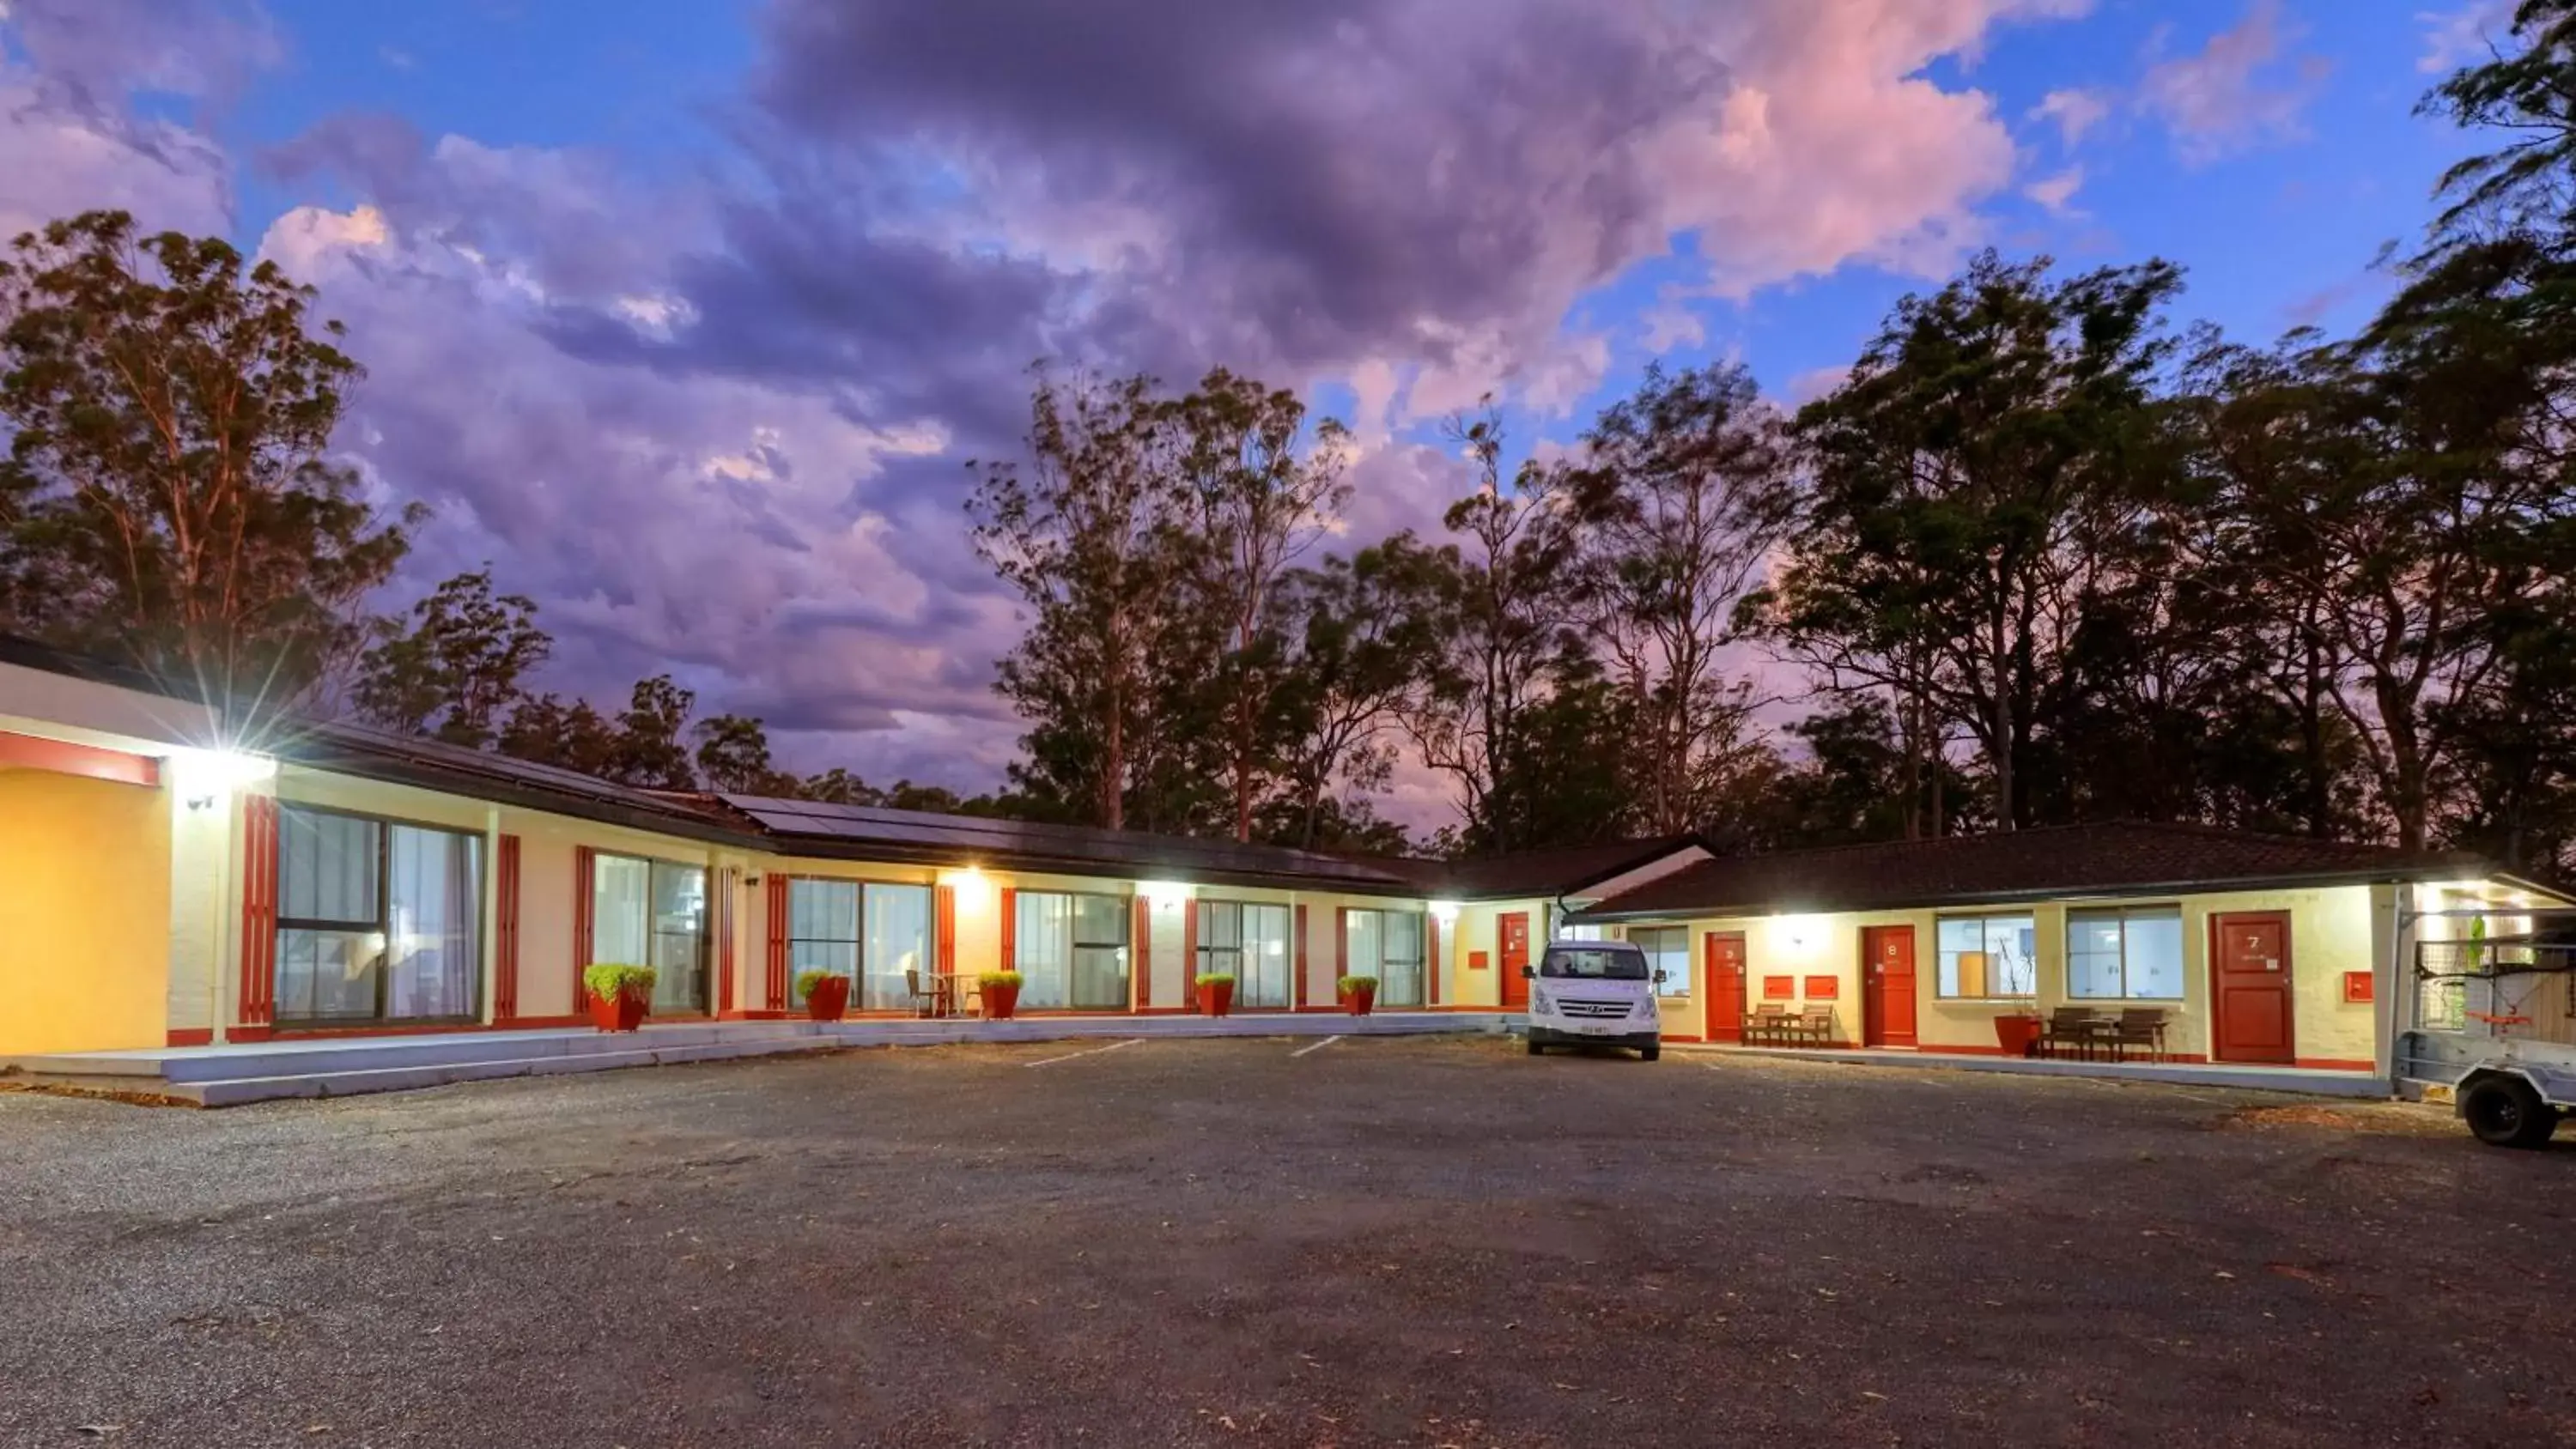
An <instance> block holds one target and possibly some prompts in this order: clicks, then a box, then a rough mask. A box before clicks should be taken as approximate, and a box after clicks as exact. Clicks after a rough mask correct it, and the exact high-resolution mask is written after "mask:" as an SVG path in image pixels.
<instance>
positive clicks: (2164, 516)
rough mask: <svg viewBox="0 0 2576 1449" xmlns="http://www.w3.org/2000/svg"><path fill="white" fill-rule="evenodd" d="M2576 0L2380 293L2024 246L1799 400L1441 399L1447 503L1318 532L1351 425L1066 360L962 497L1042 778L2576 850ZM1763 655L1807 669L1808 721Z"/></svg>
mask: <svg viewBox="0 0 2576 1449" xmlns="http://www.w3.org/2000/svg"><path fill="white" fill-rule="evenodd" d="M2571 13H2572V12H2571V7H2570V5H2569V4H2568V3H2567V0H2530V3H2526V4H2525V5H2524V6H2523V7H2522V9H2521V11H2520V12H2519V13H2518V15H2517V17H2516V20H2515V28H2514V42H2513V43H2512V44H2510V45H2508V46H2507V47H2506V48H2505V49H2503V50H2502V51H2500V52H2499V53H2498V55H2497V57H2496V58H2495V59H2494V60H2492V61H2490V62H2488V63H2486V64H2483V65H2479V66H2476V67H2472V68H2470V69H2468V70H2465V71H2462V72H2460V73H2459V74H2457V75H2455V76H2454V77H2453V78H2451V79H2450V80H2448V81H2446V82H2445V83H2444V84H2443V85H2441V86H2440V87H2439V88H2437V89H2436V90H2435V92H2434V93H2433V94H2432V95H2431V96H2430V97H2428V99H2427V101H2426V104H2425V109H2426V110H2427V111H2428V112H2431V113H2433V114H2436V115H2439V116H2441V117H2444V118H2447V119H2450V120H2453V121H2456V122H2458V123H2460V124H2462V125H2464V126H2466V127H2469V128H2472V129H2473V130H2486V131H2488V132H2490V133H2493V134H2500V135H2502V136H2504V137H2505V138H2506V142H2505V146H2504V149H2502V150H2500V151H2497V152H2495V153H2492V154H2490V155H2487V156H2483V157H2480V158H2478V159H2475V160H2472V161H2470V162H2468V163H2466V164H2464V165H2462V166H2461V167H2459V168H2457V169H2456V170H2455V171H2454V172H2453V173H2451V175H2449V176H2448V177H2446V178H2445V179H2444V181H2443V183H2442V198H2443V200H2444V201H2445V203H2446V208H2445V209H2444V210H2443V211H2442V212H2441V214H2440V215H2439V216H2438V217H2437V218H2436V220H2435V221H2434V222H2433V224H2432V225H2431V226H2430V227H2429V228H2428V232H2427V238H2426V241H2425V242H2424V244H2423V245H2422V247H2421V248H2420V249H2419V250H2418V251H2417V252H2416V253H2415V254H2414V255H2413V256H2411V257H2409V258H2407V259H2405V260H2403V261H2402V262H2398V263H2395V264H2394V265H2393V266H2392V271H2393V274H2394V280H2395V283H2396V295H2395V296H2394V297H2393V299H2392V300H2391V301H2389V302H2388V304H2387V305H2386V306H2385V308H2384V309H2383V310H2382V311H2381V313H2380V314H2379V316H2378V317H2377V318H2375V319H2374V320H2373V321H2372V323H2371V324H2370V325H2369V326H2368V327H2366V328H2365V329H2363V330H2362V331H2361V332H2360V333H2359V334H2358V335H2357V336H2354V337H2350V338H2339V339H2338V338H2327V337H2323V336H2320V335H2317V334H2314V333H2306V332H2303V333H2295V334H2293V335H2291V336H2290V337H2288V338H2285V339H2283V340H2282V341H2281V342H2280V343H2278V344H2276V345H2273V346H2269V347H2252V346H2246V345H2243V344H2239V343H2235V342H2231V341H2229V340H2228V339H2226V338H2223V337H2221V336H2219V335H2218V334H2217V333H2216V332H2215V331H2214V330H2212V329H2208V328H2184V327H2178V326H2177V325H2176V323H2175V321H2174V318H2173V309H2174V306H2175V304H2176V301H2177V299H2178V297H2179V296H2180V293H2181V275H2180V273H2179V271H2178V270H2177V269H2176V268H2174V267H2173V266H2171V265H2169V264H2167V263H2164V262H2149V263H2145V264H2142V265H2137V266H2130V267H2113V268H2105V269H2100V270H2095V271H2090V272H2086V273H2083V274H2080V275H2064V274H2061V273H2059V272H2058V271H2057V270H2056V269H2055V268H2054V267H2052V266H2051V265H2050V264H2049V263H2048V262H2047V261H2046V260H2044V259H2042V260H2036V261H2029V262H2012V261H2007V260H2005V259H2003V258H2001V257H1998V256H1996V255H1993V254H1991V253H1989V254H1987V255H1984V256H1981V257H1979V258H1977V259H1976V260H1975V261H1973V262H1972V263H1971V264H1970V265H1969V266H1968V268H1967V269H1966V270H1965V271H1963V272H1962V273H1961V274H1960V275H1959V276H1958V277H1956V278H1954V279H1953V280H1951V281H1950V282H1949V283H1948V284H1947V285H1946V286H1944V287H1942V288H1941V289H1940V290H1938V291H1937V292H1934V293H1932V294H1930V295H1928V296H1915V297H1908V298H1906V299H1905V300H1904V301H1902V302H1901V303H1899V304H1898V306H1897V307H1896V308H1895V309H1894V310H1893V311H1892V312H1891V314H1890V315H1889V316H1888V318H1887V319H1886V321H1885V323H1884V324H1883V326H1882V327H1881V329H1880V331H1879V333H1878V335H1877V336H1876V337H1875V338H1874V339H1873V340H1872V342H1871V343H1870V344H1869V346H1868V347H1867V348H1866V349H1865V351H1864V352H1863V353H1862V355H1861V357H1860V358H1859V360H1858V361H1857V363H1856V364H1855V365H1854V366H1853V368H1852V369H1851V371H1850V373H1849V375H1848V377H1847V378H1846V379H1845V380H1844V381H1843V382H1842V384H1841V385H1840V386H1838V387H1837V388H1836V389H1835V390H1834V391H1833V392H1831V393H1830V394H1829V395H1827V396H1825V397H1823V398H1820V399H1818V400H1817V401H1815V402H1813V403H1811V404H1809V405H1807V406H1805V407H1803V408H1801V409H1799V410H1797V411H1796V413H1795V414H1794V415H1792V414H1788V413H1786V412H1784V411H1782V410H1780V409H1778V408H1775V407H1773V406H1771V405H1769V404H1767V403H1765V402H1764V401H1763V400H1762V399H1761V398H1759V397H1758V396H1757V395H1756V393H1755V390H1754V388H1753V386H1752V384H1751V382H1750V380H1749V379H1748V378H1747V376H1746V375H1745V374H1744V373H1743V372H1742V370H1741V369H1739V368H1735V367H1732V366H1723V365H1721V366H1715V367H1709V368H1703V369H1697V370H1691V371H1684V372H1679V373H1673V374H1666V373H1664V372H1661V371H1650V372H1649V373H1648V375H1647V377H1646V380H1645V382H1644V383H1643V385H1642V386H1641V387H1640V389H1639V390H1638V392H1637V393H1636V394H1635V395H1634V396H1633V397H1630V398H1628V399H1626V400H1624V401H1622V402H1620V403H1618V404H1616V405H1614V406H1612V407H1610V408H1609V409H1607V410H1605V411H1604V412H1603V413H1601V415H1600V416H1599V417H1598V418H1597V419H1596V420H1595V422H1594V423H1593V425H1592V427H1591V428H1590V429H1589V430H1588V431H1587V432H1586V433H1585V435H1584V437H1583V438H1582V440H1581V445H1580V447H1579V448H1578V449H1576V450H1575V451H1574V452H1573V453H1572V454H1571V455H1570V456H1568V457H1565V458H1562V459H1558V460H1553V461H1548V462H1529V463H1525V464H1523V465H1521V466H1520V467H1518V468H1517V469H1512V470H1509V471H1508V472H1507V470H1506V469H1505V468H1504V466H1503V459H1504V448H1503V439H1502V436H1501V432H1500V423H1499V420H1498V418H1497V417H1496V416H1495V415H1494V414H1492V413H1491V412H1490V411H1488V412H1484V413H1480V414H1477V415H1473V416H1468V417H1462V418H1457V419H1453V420H1452V423H1451V427H1450V436H1451V438H1452V440H1453V441H1454V442H1456V443H1457V444H1458V445H1459V446H1460V447H1461V449H1462V451H1463V452H1464V454H1465V456H1466V457H1467V458H1468V459H1469V460H1470V461H1471V462H1472V463H1473V465H1474V466H1475V468H1476V470H1477V474H1478V476H1477V478H1476V480H1475V488H1474V491H1473V492H1472V493H1471V494H1470V496H1468V497H1466V498H1464V499H1462V500H1461V501H1459V502H1458V503H1456V504H1454V505H1453V506H1452V507H1451V508H1450V509H1449V510H1448V513H1447V515H1446V517H1445V519H1444V520H1443V522H1444V536H1443V537H1441V538H1439V539H1437V540H1431V541H1426V540H1423V539H1419V538H1416V537H1414V536H1412V535H1410V534H1403V535H1398V536H1397V537H1395V538H1392V539H1389V540H1387V541H1385V542H1383V543H1380V544H1377V545H1375V546H1372V547H1369V548H1363V549H1360V550H1357V551H1355V552H1351V553H1349V554H1347V555H1343V554H1332V553H1327V554H1325V555H1324V556H1322V557H1321V558H1320V559H1317V560H1316V561H1315V562H1314V563H1312V564H1311V565H1303V564H1299V563H1298V562H1297V560H1299V559H1300V558H1301V556H1303V555H1305V554H1306V553H1308V552H1309V551H1310V550H1311V549H1313V548H1315V547H1316V546H1318V545H1319V544H1320V543H1322V542H1323V541H1325V540H1328V539H1331V538H1333V537H1336V536H1337V535H1338V533H1339V531H1340V529H1339V527H1338V525H1339V521H1340V520H1339V516H1338V511H1337V510H1338V508H1339V506H1340V505H1341V504H1342V503H1344V502H1345V501H1346V498H1347V492H1346V490H1345V488H1344V487H1343V484H1342V481H1341V479H1342V474H1343V469H1344V463H1345V455H1346V447H1345V439H1344V436H1343V434H1342V431H1341V429H1340V428H1339V427H1338V426H1337V425H1335V424H1333V423H1331V422H1329V421H1321V422H1310V421H1309V420H1308V419H1307V417H1306V415H1305V413H1304V411H1303V409H1302V408H1301V407H1300V405H1299V404H1298V403H1297V401H1296V400H1295V399H1294V398H1293V397H1291V396H1289V395H1287V394H1284V393H1278V392H1273V391H1269V390H1266V389H1263V388H1261V387H1259V386H1257V385H1255V384H1251V383H1248V382H1246V381H1244V380H1242V379H1240V378H1237V377H1234V376H1232V375H1230V374H1227V373H1224V372H1217V373H1213V374H1211V375H1210V376H1209V377H1208V378H1207V379H1206V380H1205V381H1203V382H1202V383H1201V384H1200V385H1199V387H1198V388H1196V389H1194V390H1192V391H1190V392H1188V393H1186V394H1181V395H1177V396H1174V395H1168V394H1166V393H1164V392H1163V391H1162V390H1161V389H1160V388H1159V387H1158V386H1157V385H1156V384H1155V383H1154V382H1153V381H1152V380H1151V379H1147V378H1125V379H1115V380H1105V381H1104V380H1098V379H1074V380H1070V381H1067V380H1062V379H1057V378H1054V377H1048V376H1043V375H1042V376H1041V377H1040V379H1039V383H1038V386H1037V389H1036V392H1035V397H1034V401H1033V407H1032V414H1031V427H1030V430H1029V435H1028V440H1027V448H1026V452H1025V455H1024V456H1023V457H1022V458H1021V459H1019V460H1017V461H1016V462H1012V463H1005V464H1002V465H998V466H993V465H988V466H985V467H982V468H980V469H979V476H980V480H981V482H980V487H979V489H978V492H977V495H976V505H975V506H976V512H977V518H978V523H979V533H978V538H979V541H980V542H981V544H982V546H983V547H984V550H985V553H986V556H987V557H988V558H989V559H991V560H992V562H993V563H994V565H995V566H996V568H997V571H998V572H999V574H1000V576H1001V577H1002V578H1003V579H1005V580H1006V581H1008V582H1009V583H1011V584H1012V585H1013V586H1014V587H1016V588H1017V589H1018V591H1019V592H1020V594H1021V595H1022V597H1023V599H1024V601H1025V603H1026V605H1027V608H1028V613H1029V616H1030V619H1031V623H1032V627H1031V629H1030V632H1029V634H1028V635H1027V637H1026V639H1025V640H1024V641H1023V643H1022V644H1021V645H1020V646H1019V648H1018V649H1017V650H1015V651H1014V652H1013V653H1012V655H1011V656H1010V657H1009V658H1008V659H1007V660H1006V661H1005V662H1004V665H1003V688H1004V691H1005V693H1007V694H1008V695H1009V696H1010V697H1011V699H1012V700H1013V702H1014V703H1015V705H1016V706H1017V707H1018V708H1019V710H1020V712H1021V714H1022V715H1023V717H1024V718H1025V719H1026V720H1027V721H1028V723H1029V733H1028V735H1027V737H1026V740H1025V745H1026V749H1025V758H1024V759H1023V761H1022V763H1021V764H1020V765H1018V766H1017V767H1016V768H1015V770H1014V772H1013V782H1014V787H1015V793H1016V794H1017V795H1018V796H1019V803H1020V805H1021V807H1022V808H1030V809H1034V810H1036V811H1038V812H1040V813H1044V814H1047V815H1050V816H1054V817H1058V818H1068V819H1079V820H1089V821H1096V822H1100V823H1106V824H1120V823H1129V824H1138V825H1143V826H1146V827H1148V828H1153V829H1159V830H1177V831H1184V832H1191V833H1204V834H1231V835H1234V836H1236V837H1237V838H1262V839H1273V840H1288V841H1293V842H1314V843H1327V844H1332V843H1348V842H1349V841H1350V840H1352V839H1353V838H1363V839H1364V838H1366V836H1367V833H1368V831H1369V830H1370V828H1371V826H1372V824H1373V822H1372V819H1371V817H1370V816H1369V815H1368V813H1367V805H1366V801H1367V798H1368V796H1369V793H1370V792H1371V791H1372V790H1374V789H1375V788H1377V787H1378V786H1380V785H1381V784H1383V782H1384V781H1385V779H1386V778H1387V771H1388V769H1389V767H1390V765H1391V763H1392V762H1393V761H1394V760H1396V759H1397V758H1399V757H1401V756H1403V755H1407V754H1409V755H1410V757H1411V758H1413V759H1416V760H1418V761H1419V762H1420V763H1421V764H1423V765H1426V766H1428V767H1430V768H1431V769H1433V770H1435V771H1437V772H1439V773H1440V774H1441V775H1442V776H1444V777H1445V778H1446V779H1447V780H1448V781H1449V783H1450V785H1451V787H1452V790H1453V793H1454V796H1455V798H1456V801H1457V804H1458V806H1459V810H1460V814H1461V817H1462V818H1461V824H1460V825H1459V826H1458V827H1457V829H1456V831H1455V833H1454V836H1453V837H1452V838H1451V839H1450V840H1449V841H1448V842H1447V843H1448V844H1449V845H1450V846H1451V847H1452V848H1456V849H1463V850H1467V851H1477V852H1482V851H1500V850H1509V849H1516V848H1523V847H1528V846H1534V845H1542V844H1553V843H1563V842H1574V841H1586V840H1593V839H1601V838H1607V837H1612V836H1619V835H1627V834H1640V833H1654V832H1661V831H1666V830H1676V829H1699V830H1703V831H1707V832H1709V833H1711V834H1713V835H1715V836H1716V837H1718V838H1719V839H1721V840H1725V841H1732V842H1735V843H1737V844H1740V845H1743V846H1764V845H1783V844H1793V843H1813V842H1830V841H1837V840H1852V839H1870V838H1890V837H1901V836H1918V835H1937V834H1942V833H1947V832H1953V831H1961V830H1997V829H2012V828H2016V827H2023V826H2030V825H2037V824H2046V823H2053V822H2060V821H2071V820H2080V819H2089V818H2103V817H2111V816H2124V817H2139V818H2148V819H2164V820H2196V821H2206V822H2211V823H2218V824H2225V825H2230V826H2237V827H2242V828H2250V829H2263V830H2274V831H2289V832H2299V833H2305V834H2310V835H2317V836H2350V837H2362V838H2385V839H2390V840H2394V841H2396V842H2399V843H2402V844H2405V845H2409V846H2424V845H2432V844H2456V845H2463V846H2468V847H2473V848H2477V849H2480V850H2483V851H2486V852H2488V853H2491V854H2493V855H2495V856H2497V857H2499V858H2501V859H2503V860H2506V861H2508V862H2511V863H2514V864H2517V865H2522V866H2524V867H2526V868H2540V869H2551V868H2555V869H2561V870H2563V869H2565V868H2567V867H2568V866H2569V865H2570V864H2576V861H2571V858H2570V857H2571V852H2572V851H2576V648H2571V647H2570V646H2571V645H2576V613H2571V610H2570V600H2569V596H2568V582H2567V581H2568V579H2569V577H2570V574H2571V566H2576V536H2572V535H2571V528H2576V523H2571V517H2570V513H2571V501H2572V500H2576V487H2571V484H2576V478H2571V475H2570V461H2569V460H2570V456H2571V455H2570V434H2569V428H2570V420H2571V418H2576V371H2571V364H2576V356H2571V353H2576V306H2571V300H2576V204H2571V197H2576V141H2571V138H2570V130H2569V128H2570V124H2571V122H2570V114H2571V113H2570V110H2569V108H2568V106H2567V104H2566V97H2567V96H2568V95H2569V94H2576V20H2572V19H2571V18H2570V17H2571ZM1766 688H1768V689H1771V690H1773V691H1776V692H1778V693H1783V694H1787V695H1791V696H1794V697H1795V698H1797V699H1800V700H1803V701H1805V702H1806V704H1807V708H1808V713H1807V714H1806V716H1805V717H1804V718H1803V719H1802V720H1800V721H1799V722H1798V723H1795V724H1792V725H1790V726H1788V728H1787V730H1786V735H1787V739H1786V740H1775V739H1774V738H1773V737H1772V736H1771V735H1770V733H1769V732H1768V731H1766V730H1764V729H1763V728H1761V727H1760V726H1759V724H1758V722H1757V719H1758V711H1759V709H1760V707H1761V705H1762V704H1763V703H1764V702H1765V701H1764V697H1763V691H1764V690H1765V689H1766Z"/></svg>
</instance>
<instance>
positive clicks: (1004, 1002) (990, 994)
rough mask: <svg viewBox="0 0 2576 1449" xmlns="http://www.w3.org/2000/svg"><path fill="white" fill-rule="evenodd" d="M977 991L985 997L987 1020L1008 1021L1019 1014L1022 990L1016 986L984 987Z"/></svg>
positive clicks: (985, 1016)
mask: <svg viewBox="0 0 2576 1449" xmlns="http://www.w3.org/2000/svg"><path fill="white" fill-rule="evenodd" d="M977 989H978V990H980V991H981V992H982V993H983V996H984V1019H985V1020H987V1021H1008V1020H1010V1019H1011V1018H1012V1017H1013V1016H1014V1015H1016V1014H1018V1012H1019V1009H1020V988H1018V987H1016V986H984V987H979V988H977Z"/></svg>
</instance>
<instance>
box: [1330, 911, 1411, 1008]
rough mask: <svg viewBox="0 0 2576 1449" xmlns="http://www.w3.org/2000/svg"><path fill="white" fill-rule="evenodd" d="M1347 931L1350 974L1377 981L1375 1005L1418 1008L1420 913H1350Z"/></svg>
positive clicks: (1347, 956) (1347, 958)
mask: <svg viewBox="0 0 2576 1449" xmlns="http://www.w3.org/2000/svg"><path fill="white" fill-rule="evenodd" d="M1348 930H1349V932H1350V936H1349V940H1348V943H1347V945H1348V949H1347V952H1346V958H1345V959H1346V960H1347V961H1348V963H1349V967H1350V974H1351V975H1353V976H1374V977H1376V978H1377V1002H1378V1005H1380V1006H1420V1005H1422V1004H1423V1002H1422V968H1423V960H1422V941H1423V936H1422V913H1421V912H1420V911H1378V910H1361V911H1352V912H1351V913H1350V917H1349V926H1348Z"/></svg>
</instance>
